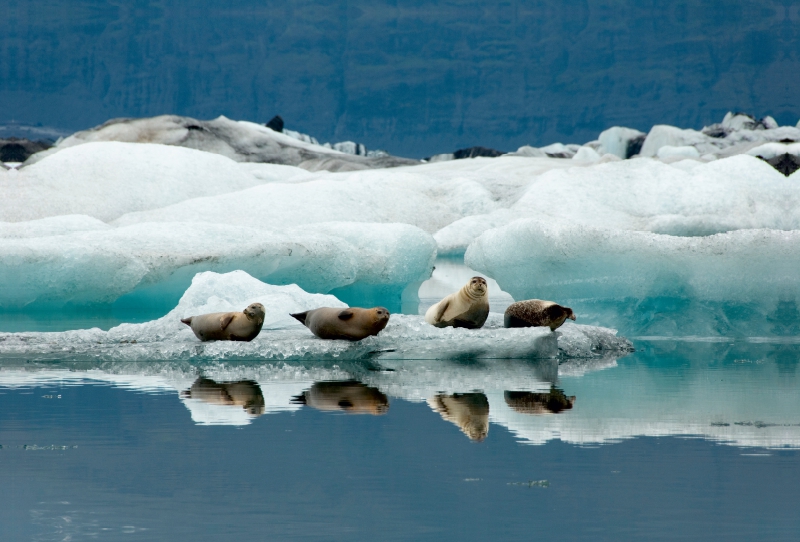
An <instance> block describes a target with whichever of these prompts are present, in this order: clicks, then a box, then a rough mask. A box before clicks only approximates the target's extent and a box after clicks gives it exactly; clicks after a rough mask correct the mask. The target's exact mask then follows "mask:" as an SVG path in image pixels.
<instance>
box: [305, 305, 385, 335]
mask: <svg viewBox="0 0 800 542" xmlns="http://www.w3.org/2000/svg"><path fill="white" fill-rule="evenodd" d="M291 316H292V317H293V318H295V319H296V320H297V321H298V322H300V323H301V324H303V325H304V326H306V327H307V328H308V329H310V330H311V333H313V334H314V335H316V336H317V337H319V338H320V339H343V340H345V341H360V340H361V339H364V338H366V337H369V336H370V335H377V334H378V333H380V332H381V331H383V328H385V327H386V324H388V323H389V311H388V310H387V309H385V308H383V307H373V308H371V309H361V308H358V307H350V308H349V309H334V308H331V307H320V308H319V309H314V310H310V311H306V312H298V313H296V314H292V315H291Z"/></svg>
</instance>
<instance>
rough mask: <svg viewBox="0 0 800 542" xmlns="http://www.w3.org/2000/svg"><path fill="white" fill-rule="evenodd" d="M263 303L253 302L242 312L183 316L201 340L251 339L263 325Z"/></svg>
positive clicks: (183, 320)
mask: <svg viewBox="0 0 800 542" xmlns="http://www.w3.org/2000/svg"><path fill="white" fill-rule="evenodd" d="M264 314H265V313H264V305H262V304H261V303H253V304H252V305H250V306H248V307H247V308H246V309H245V310H243V311H242V312H212V313H210V314H200V315H197V316H190V317H189V318H183V319H182V320H181V322H183V323H184V324H186V325H187V326H189V327H190V328H192V331H194V334H195V335H196V336H197V338H198V339H200V340H201V341H252V340H253V339H255V338H256V337H257V336H258V334H259V333H260V332H261V326H263V325H264Z"/></svg>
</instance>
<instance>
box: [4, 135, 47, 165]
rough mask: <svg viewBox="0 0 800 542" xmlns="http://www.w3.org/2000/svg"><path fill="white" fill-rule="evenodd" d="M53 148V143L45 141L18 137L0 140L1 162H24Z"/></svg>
mask: <svg viewBox="0 0 800 542" xmlns="http://www.w3.org/2000/svg"><path fill="white" fill-rule="evenodd" d="M52 146H53V143H52V141H47V140H44V139H41V140H38V141H31V140H30V139H21V138H16V137H9V138H8V139H0V162H24V161H25V160H27V159H28V157H30V156H31V155H32V154H36V153H37V152H41V151H44V150H47V149H49V148H50V147H52Z"/></svg>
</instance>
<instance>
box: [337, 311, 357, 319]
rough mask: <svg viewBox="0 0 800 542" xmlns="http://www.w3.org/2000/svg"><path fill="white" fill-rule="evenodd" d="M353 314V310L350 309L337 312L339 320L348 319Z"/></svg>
mask: <svg viewBox="0 0 800 542" xmlns="http://www.w3.org/2000/svg"><path fill="white" fill-rule="evenodd" d="M353 316H355V314H354V313H353V311H351V310H350V309H345V310H343V311H342V312H340V313H339V320H349V319H350V318H352V317H353Z"/></svg>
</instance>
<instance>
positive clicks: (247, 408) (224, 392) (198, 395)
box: [180, 376, 265, 425]
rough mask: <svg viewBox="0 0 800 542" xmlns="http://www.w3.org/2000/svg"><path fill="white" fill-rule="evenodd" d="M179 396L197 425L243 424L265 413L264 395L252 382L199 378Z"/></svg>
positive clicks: (255, 383) (256, 384)
mask: <svg viewBox="0 0 800 542" xmlns="http://www.w3.org/2000/svg"><path fill="white" fill-rule="evenodd" d="M180 397H181V399H183V400H184V403H185V404H186V406H187V407H188V408H189V410H190V411H191V413H192V419H193V420H194V421H195V422H197V423H201V424H220V423H221V424H232V425H240V424H243V423H244V424H246V423H248V422H249V421H250V419H251V418H255V417H258V416H261V415H262V414H264V412H265V408H264V394H263V393H262V392H261V387H260V386H259V385H258V383H257V382H255V381H253V380H240V381H236V382H216V381H214V380H211V379H210V378H204V377H202V376H201V377H199V378H198V379H197V380H195V381H194V383H193V384H192V386H191V387H190V388H189V389H188V390H183V391H181V392H180ZM209 406H210V407H211V408H207V407H209ZM204 407H206V408H204ZM214 407H221V408H214ZM242 414H244V416H243V415H242Z"/></svg>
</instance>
